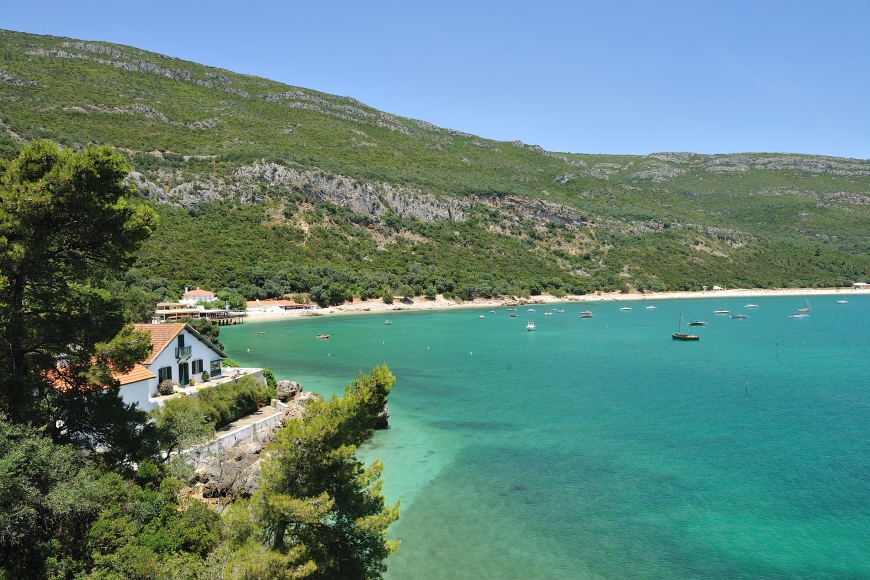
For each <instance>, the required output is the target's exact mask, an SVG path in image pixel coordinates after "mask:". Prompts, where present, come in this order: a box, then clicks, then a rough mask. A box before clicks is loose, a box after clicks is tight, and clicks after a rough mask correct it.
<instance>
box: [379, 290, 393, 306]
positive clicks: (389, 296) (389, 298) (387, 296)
mask: <svg viewBox="0 0 870 580" xmlns="http://www.w3.org/2000/svg"><path fill="white" fill-rule="evenodd" d="M381 300H383V301H384V304H392V303H393V293H392V292H384V297H383V298H382V299H381Z"/></svg>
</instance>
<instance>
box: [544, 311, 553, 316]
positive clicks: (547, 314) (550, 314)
mask: <svg viewBox="0 0 870 580" xmlns="http://www.w3.org/2000/svg"><path fill="white" fill-rule="evenodd" d="M544 316H553V313H552V312H544Z"/></svg>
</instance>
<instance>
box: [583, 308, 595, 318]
mask: <svg viewBox="0 0 870 580" xmlns="http://www.w3.org/2000/svg"><path fill="white" fill-rule="evenodd" d="M594 317H595V315H594V314H592V311H591V310H584V311H583V312H581V313H580V318H594Z"/></svg>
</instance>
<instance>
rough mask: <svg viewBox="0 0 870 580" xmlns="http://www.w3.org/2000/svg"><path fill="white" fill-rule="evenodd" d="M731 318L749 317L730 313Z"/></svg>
mask: <svg viewBox="0 0 870 580" xmlns="http://www.w3.org/2000/svg"><path fill="white" fill-rule="evenodd" d="M731 318H737V319H740V320H742V319H744V318H749V317H748V316H746V315H745V314H732V315H731Z"/></svg>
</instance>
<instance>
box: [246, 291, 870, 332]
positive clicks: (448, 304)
mask: <svg viewBox="0 0 870 580" xmlns="http://www.w3.org/2000/svg"><path fill="white" fill-rule="evenodd" d="M864 294H870V292H868V291H867V290H863V291H862V290H858V289H855V288H789V289H780V290H765V289H755V290H744V289H736V290H701V291H697V292H693V291H686V292H652V293H649V294H640V293H636V292H635V293H629V294H622V293H620V292H608V293H603V294H598V293H596V294H584V295H582V296H573V295H567V296H563V297H562V298H556V297H555V296H549V295H540V296H532V297H531V298H517V299H512V298H476V299H474V300H471V301H467V302H462V301H455V300H447V299H445V298H444V297H443V296H442V295H440V294H439V295H438V296H437V297H436V299H435V300H417V301H413V302H398V301H397V302H395V303H393V304H384V303H383V302H382V301H381V300H380V299H374V300H367V301H365V302H363V301H360V300H354V301H353V302H352V303H345V304H343V305H341V306H330V307H328V308H315V309H312V310H304V311H303V310H288V311H284V312H267V313H258V312H248V315H247V316H246V317H245V323H248V322H266V321H272V320H291V319H296V318H309V317H312V316H337V315H342V314H384V313H389V312H401V311H405V310H449V309H456V308H487V307H490V308H503V307H506V306H523V305H526V304H551V303H552V304H555V303H566V302H643V301H649V300H675V299H681V300H682V299H700V298H740V297H743V298H761V297H765V296H776V297H782V296H804V297H806V296H827V295H864Z"/></svg>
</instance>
